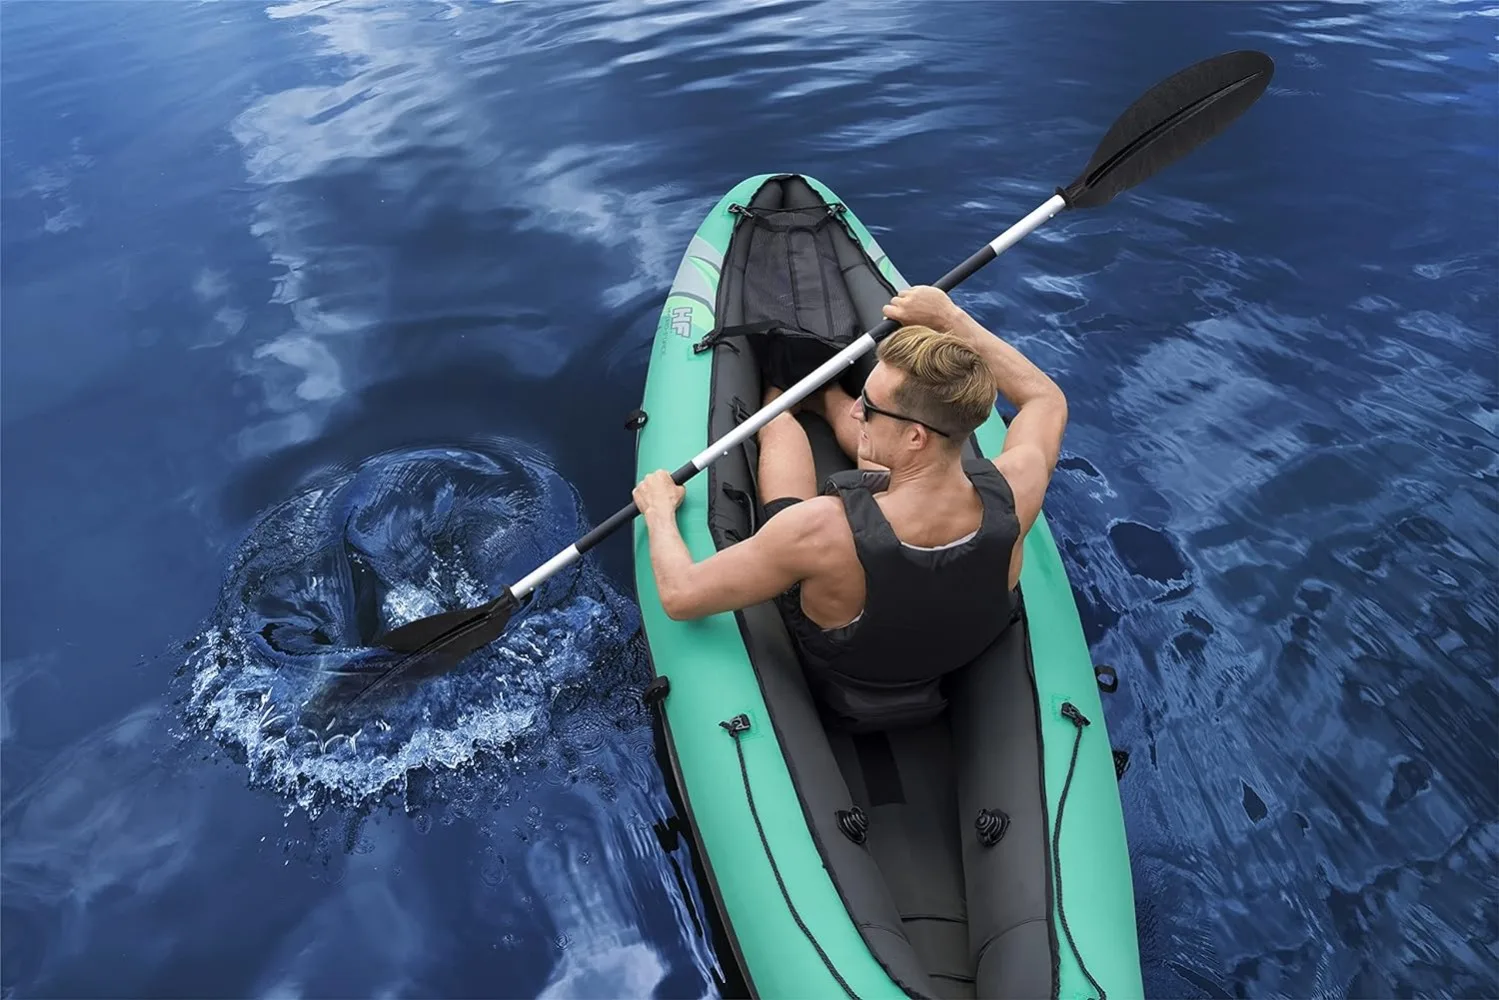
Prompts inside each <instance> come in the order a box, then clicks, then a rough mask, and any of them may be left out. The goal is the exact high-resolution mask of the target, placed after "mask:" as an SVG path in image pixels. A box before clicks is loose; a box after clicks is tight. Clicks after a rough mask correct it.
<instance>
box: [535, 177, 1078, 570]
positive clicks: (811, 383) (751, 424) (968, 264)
mask: <svg viewBox="0 0 1499 1000" xmlns="http://www.w3.org/2000/svg"><path fill="white" fill-rule="evenodd" d="M1066 207H1067V202H1066V200H1065V199H1063V197H1062V196H1061V195H1060V194H1055V195H1052V196H1051V197H1050V198H1048V199H1047V200H1046V201H1045V202H1043V203H1042V204H1041V205H1040V206H1039V207H1038V208H1036V210H1035V211H1033V212H1031V214H1029V215H1027V216H1026V217H1025V218H1023V219H1021V220H1020V221H1019V222H1017V223H1015V224H1014V225H1013V226H1011V227H1010V228H1009V229H1006V230H1005V231H1004V232H1003V233H1001V234H999V235H998V236H996V237H995V238H994V239H992V240H990V241H989V242H988V243H986V244H985V245H984V246H983V248H982V249H980V250H979V251H978V252H977V253H975V254H974V255H973V256H971V257H969V258H968V259H967V260H965V261H964V262H963V263H961V264H959V265H958V266H957V267H955V268H953V269H952V270H951V271H948V272H947V273H946V274H944V275H943V276H942V277H941V278H938V279H937V280H936V281H935V282H933V284H934V285H935V286H936V287H937V288H940V289H942V290H943V291H944V292H946V291H951V290H952V289H954V288H956V287H957V286H958V285H960V284H962V283H963V282H964V281H965V280H967V279H968V277H969V276H971V275H972V274H973V273H974V272H976V271H978V270H979V269H980V268H981V267H983V266H984V265H985V264H987V263H989V262H990V261H991V260H993V259H994V258H995V257H998V256H999V255H1000V254H1002V253H1004V252H1005V251H1006V250H1008V249H1009V248H1010V247H1012V246H1014V245H1015V244H1016V243H1018V242H1020V240H1021V239H1023V238H1024V237H1025V236H1026V235H1028V234H1029V233H1030V232H1032V231H1033V230H1035V229H1037V228H1039V227H1040V226H1041V224H1042V223H1044V222H1046V221H1047V220H1048V219H1050V218H1051V217H1052V216H1054V215H1056V214H1057V213H1058V212H1060V211H1062V209H1064V208H1066ZM899 328H900V324H898V323H896V322H895V321H894V320H889V319H887V320H885V321H883V322H881V323H880V324H879V325H878V326H876V327H875V328H874V329H872V330H870V331H869V332H867V333H865V334H864V335H862V336H860V337H859V338H858V339H857V340H855V341H854V342H853V343H851V344H849V345H848V346H847V347H845V348H844V349H843V350H841V351H839V352H838V353H837V354H835V355H833V356H832V357H831V358H829V359H828V360H827V361H824V362H823V363H822V364H821V365H819V366H818V367H817V368H816V369H814V370H813V371H812V372H811V373H810V374H808V375H807V376H806V377H805V378H803V379H802V380H801V381H799V382H797V383H796V384H795V385H793V386H792V387H791V388H789V389H787V390H786V391H785V392H783V393H781V394H780V395H779V396H777V397H776V398H775V400H774V401H773V402H771V403H770V405H768V406H765V407H762V408H761V409H760V410H759V411H758V412H756V413H755V414H754V415H753V416H751V417H750V418H749V419H748V420H745V421H744V422H743V423H741V424H740V425H739V426H737V427H735V428H734V429H733V430H732V431H730V432H729V433H727V434H725V435H724V436H723V437H721V438H719V439H718V440H717V441H715V442H713V443H712V444H710V445H709V446H708V447H707V448H705V449H703V450H702V451H701V452H700V453H698V455H697V456H696V457H694V458H693V460H692V461H690V462H688V463H687V464H686V465H684V466H682V467H681V468H680V469H678V470H677V471H676V472H673V473H672V474H671V478H672V482H674V483H676V484H677V485H678V486H682V485H685V484H686V483H687V481H688V480H690V479H691V478H692V477H693V476H695V475H697V474H698V473H699V472H702V471H703V470H704V469H706V468H707V467H708V466H710V465H712V464H713V463H714V462H715V461H717V460H718V459H720V458H723V457H724V456H725V455H727V454H728V453H729V452H730V451H733V450H734V449H735V448H736V447H738V446H739V445H741V444H743V443H744V442H745V441H748V440H749V439H750V438H751V437H753V436H754V435H755V434H756V433H757V432H758V431H759V430H760V428H761V427H764V426H765V425H766V424H768V423H770V422H771V420H773V419H775V418H776V417H778V416H780V415H781V414H782V413H785V412H786V411H787V410H789V409H790V408H791V407H793V406H795V405H796V404H797V403H799V402H801V401H802V400H803V399H805V398H806V397H808V396H810V395H811V394H812V393H814V392H816V391H817V390H818V389H819V388H821V387H822V386H823V385H824V384H825V383H826V382H827V381H828V380H829V379H831V378H832V377H833V376H834V375H837V374H838V373H839V372H840V371H842V370H843V369H845V368H847V367H848V366H849V365H851V364H853V363H854V362H855V361H857V360H858V359H859V358H860V357H862V356H864V355H865V354H867V353H869V351H870V350H871V349H872V348H873V347H874V346H875V345H876V344H878V343H879V342H880V341H881V340H884V339H885V338H886V337H888V336H890V335H891V334H892V333H894V332H895V331H896V330H898V329H899ZM639 513H640V511H639V509H638V508H636V506H635V502H634V501H633V500H632V501H630V503H628V504H626V505H625V506H623V507H621V508H620V509H619V510H617V511H615V512H614V513H613V514H612V515H611V516H610V517H609V519H608V520H607V521H604V522H602V523H601V524H599V525H598V527H596V528H594V529H593V530H592V531H590V532H589V533H588V534H586V535H584V536H583V537H582V538H580V539H578V540H577V541H576V542H574V543H573V544H571V545H569V546H568V547H567V548H565V549H563V550H562V551H561V552H559V553H557V554H556V555H555V556H553V557H552V558H550V559H548V560H547V561H546V562H544V563H542V564H541V565H540V566H539V567H537V568H536V570H534V571H533V572H532V573H530V574H529V575H527V576H525V577H523V578H521V580H520V582H518V583H517V584H515V586H513V587H511V588H510V592H511V593H512V594H513V595H514V597H515V598H516V599H520V598H523V597H525V596H526V595H527V594H529V593H531V591H533V590H535V589H536V588H537V587H539V586H540V585H541V584H542V583H543V582H545V581H546V580H548V579H549V578H551V577H552V576H553V575H555V574H557V573H559V572H561V571H562V570H564V569H566V568H567V567H568V566H571V565H572V564H573V563H575V562H577V561H578V559H579V558H580V557H581V556H582V555H583V553H585V552H587V551H588V550H589V549H591V548H593V547H594V546H595V545H597V544H598V543H599V542H602V541H603V540H604V539H605V538H608V537H609V536H610V535H612V534H613V533H614V532H615V530H616V529H618V528H619V527H620V526H621V525H624V524H626V523H628V522H629V521H630V520H631V519H632V518H634V517H635V515H637V514H639Z"/></svg>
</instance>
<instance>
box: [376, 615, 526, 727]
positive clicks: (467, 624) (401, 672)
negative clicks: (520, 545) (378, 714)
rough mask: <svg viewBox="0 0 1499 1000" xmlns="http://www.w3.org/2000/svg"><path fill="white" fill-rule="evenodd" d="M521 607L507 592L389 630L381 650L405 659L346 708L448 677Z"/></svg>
mask: <svg viewBox="0 0 1499 1000" xmlns="http://www.w3.org/2000/svg"><path fill="white" fill-rule="evenodd" d="M519 607H520V601H518V600H517V599H516V598H515V595H514V594H513V593H511V591H510V588H509V587H506V588H505V592H504V593H503V594H501V595H500V596H499V597H496V598H495V599H494V600H492V601H489V602H488V603H486V604H481V605H479V607H477V608H460V609H459V610H457V611H444V612H442V613H441V614H436V615H431V616H429V617H427V618H419V619H417V620H416V621H413V622H407V623H406V624H405V625H402V626H400V627H399V628H394V629H391V630H390V631H389V632H387V633H386V634H385V635H384V636H382V637H381V638H380V639H379V645H381V646H384V647H386V648H388V649H392V650H394V651H396V652H398V653H404V654H405V655H404V656H402V657H401V658H400V659H398V660H396V661H395V662H394V663H392V664H391V665H390V666H389V667H387V668H386V669H385V670H384V671H382V672H381V673H380V674H378V675H377V676H375V677H374V678H372V679H371V680H370V681H369V682H368V683H367V684H365V685H364V686H363V687H362V688H360V689H359V690H358V691H357V692H353V697H352V698H350V699H349V701H348V706H347V707H353V705H354V703H355V702H358V701H361V700H363V699H366V698H369V697H371V696H373V695H374V694H376V693H378V692H379V691H380V690H381V689H383V688H386V687H388V686H390V685H391V684H394V683H396V682H398V681H407V682H409V681H416V680H424V679H426V678H428V677H436V676H438V675H439V674H444V673H447V672H448V671H449V670H452V669H453V668H454V667H456V666H457V665H458V664H459V663H461V662H462V661H463V659H464V658H465V657H467V656H468V655H469V654H470V653H472V652H474V651H475V650H477V649H480V648H481V647H483V646H486V645H488V644H489V643H491V642H493V641H494V640H496V639H498V638H499V637H500V633H501V632H503V631H505V626H506V625H508V624H509V623H510V616H511V615H513V614H514V613H515V611H516V609H517V608H519Z"/></svg>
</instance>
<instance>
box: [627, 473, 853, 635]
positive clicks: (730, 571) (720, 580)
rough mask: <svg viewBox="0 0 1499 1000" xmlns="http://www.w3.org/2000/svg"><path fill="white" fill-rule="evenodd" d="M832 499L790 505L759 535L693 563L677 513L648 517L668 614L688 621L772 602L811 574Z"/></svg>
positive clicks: (660, 589)
mask: <svg viewBox="0 0 1499 1000" xmlns="http://www.w3.org/2000/svg"><path fill="white" fill-rule="evenodd" d="M835 502H836V501H835V500H833V499H832V498H830V497H819V498H814V499H812V500H808V501H805V502H804V503H799V504H797V505H796V506H794V507H788V508H787V509H786V510H783V511H782V512H781V513H779V514H777V515H776V516H775V517H773V518H771V519H770V520H769V521H766V522H765V524H764V526H763V527H761V528H760V530H759V531H757V532H756V533H755V534H753V535H751V536H750V537H749V538H746V539H745V540H744V541H742V542H736V543H735V544H733V545H730V546H729V547H728V548H726V549H723V550H722V551H720V552H716V553H714V554H713V555H711V556H709V557H708V558H707V559H704V560H703V561H702V562H700V563H695V562H693V561H692V554H691V553H690V552H688V551H687V544H686V542H684V541H683V540H682V535H681V533H680V532H679V531H678V530H677V518H676V512H675V511H665V510H662V511H658V512H655V513H654V514H653V515H652V516H649V517H647V518H646V531H647V533H648V534H649V535H650V550H651V568H652V570H653V571H654V572H655V576H656V591H657V594H658V595H659V597H660V599H661V607H662V609H663V610H665V612H666V616H667V617H668V618H671V619H673V620H674V621H688V620H691V619H695V618H705V617H707V616H708V615H714V614H718V613H719V612H722V611H735V610H738V609H739V608H747V607H749V606H750V605H752V604H759V603H760V602H761V601H768V600H770V599H771V598H773V597H775V596H776V595H777V594H780V593H782V592H783V591H785V590H787V589H788V588H789V587H791V585H792V584H795V583H798V582H799V581H801V580H804V579H806V578H807V576H808V575H809V573H810V572H811V570H812V569H813V568H814V566H815V565H816V560H817V558H818V556H817V554H816V553H817V552H818V551H820V550H821V549H823V548H824V547H825V546H824V545H823V544H821V541H820V539H819V535H820V533H821V531H822V530H823V525H824V523H825V521H826V514H827V509H826V506H827V504H828V503H835Z"/></svg>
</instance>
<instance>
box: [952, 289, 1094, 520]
mask: <svg viewBox="0 0 1499 1000" xmlns="http://www.w3.org/2000/svg"><path fill="white" fill-rule="evenodd" d="M950 329H951V331H952V332H953V333H955V334H957V335H958V336H960V337H962V338H963V339H964V340H965V341H967V343H968V345H969V346H970V347H972V348H973V349H974V350H975V351H976V352H977V353H978V355H979V357H981V358H983V359H984V363H985V364H986V365H988V366H989V371H990V372H991V373H992V374H993V375H994V381H995V384H996V385H997V387H998V389H999V392H1000V394H1001V395H1003V396H1004V397H1005V398H1006V399H1008V400H1009V401H1010V402H1011V403H1012V404H1013V405H1014V406H1015V409H1016V411H1017V412H1016V414H1015V418H1014V419H1013V420H1011V421H1010V427H1009V430H1008V431H1006V433H1005V443H1004V447H1003V448H1002V449H1001V450H1000V453H999V455H998V456H996V457H995V459H994V465H995V467H996V468H998V469H999V471H1000V472H1001V473H1003V474H1004V477H1005V479H1006V480H1007V481H1008V482H1009V484H1010V490H1011V492H1013V493H1014V494H1015V514H1016V516H1017V517H1018V518H1019V519H1020V532H1021V535H1022V536H1023V535H1024V534H1025V533H1026V532H1027V531H1029V530H1030V527H1031V525H1032V524H1034V523H1035V521H1036V518H1037V516H1038V515H1039V514H1040V513H1041V501H1042V499H1043V498H1044V497H1045V495H1046V487H1047V485H1048V484H1049V483H1050V482H1051V475H1052V472H1053V470H1055V469H1056V467H1057V458H1058V457H1059V455H1060V454H1061V451H1062V433H1063V431H1065V430H1066V428H1067V397H1066V396H1064V395H1063V394H1062V390H1061V389H1060V388H1059V387H1058V386H1057V384H1056V383H1055V382H1053V381H1052V380H1051V379H1050V378H1049V377H1047V375H1046V373H1045V372H1043V371H1042V370H1041V369H1039V368H1037V367H1036V366H1035V365H1034V364H1032V363H1031V362H1030V360H1029V359H1028V358H1026V356H1025V355H1023V354H1021V353H1020V352H1019V351H1017V350H1016V349H1015V348H1013V347H1011V346H1010V345H1009V344H1007V343H1005V342H1004V341H1003V340H1002V339H1000V338H999V337H996V336H995V335H994V334H992V333H990V332H989V331H988V330H986V329H984V327H983V326H982V325H981V324H980V323H979V322H978V321H977V320H975V319H974V318H973V317H972V316H970V315H968V313H967V312H965V311H964V310H963V309H962V308H961V307H959V306H958V305H957V304H956V303H954V304H953V316H952V322H951V325H950Z"/></svg>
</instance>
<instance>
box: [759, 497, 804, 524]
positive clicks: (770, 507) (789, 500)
mask: <svg viewBox="0 0 1499 1000" xmlns="http://www.w3.org/2000/svg"><path fill="white" fill-rule="evenodd" d="M801 502H802V498H801V497H780V498H779V499H776V500H772V501H771V502H770V503H768V504H765V505H764V506H763V507H761V508H760V524H761V525H762V526H763V525H764V524H765V522H766V521H769V520H770V519H771V518H773V517H775V516H776V515H777V514H779V513H780V512H781V511H783V510H785V509H786V508H787V507H794V506H796V505H797V504H799V503H801Z"/></svg>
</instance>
